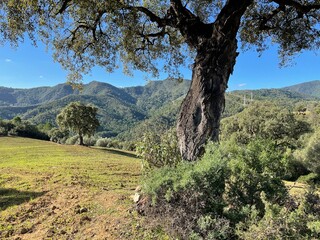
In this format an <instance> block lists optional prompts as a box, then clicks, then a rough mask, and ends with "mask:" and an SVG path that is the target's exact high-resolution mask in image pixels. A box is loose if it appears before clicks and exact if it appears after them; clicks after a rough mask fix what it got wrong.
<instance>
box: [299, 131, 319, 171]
mask: <svg viewBox="0 0 320 240" xmlns="http://www.w3.org/2000/svg"><path fill="white" fill-rule="evenodd" d="M296 156H297V158H298V159H300V160H301V161H302V162H303V163H304V164H305V166H306V167H307V168H308V170H310V171H311V172H313V173H316V174H320V130H318V131H316V132H315V133H314V134H313V135H312V137H311V138H310V139H309V141H308V143H307V145H306V147H305V148H304V149H303V150H301V151H297V153H296Z"/></svg>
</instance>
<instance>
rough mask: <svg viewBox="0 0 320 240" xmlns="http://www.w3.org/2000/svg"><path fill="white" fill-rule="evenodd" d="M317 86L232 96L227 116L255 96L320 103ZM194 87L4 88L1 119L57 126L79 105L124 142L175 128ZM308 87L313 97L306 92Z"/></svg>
mask: <svg viewBox="0 0 320 240" xmlns="http://www.w3.org/2000/svg"><path fill="white" fill-rule="evenodd" d="M318 85H319V87H320V81H314V82H307V83H304V84H299V85H295V86H292V87H287V88H283V89H260V90H241V91H232V92H228V93H227V94H226V108H225V111H224V113H223V117H227V116H231V115H234V114H236V113H238V112H240V111H242V110H243V108H244V105H245V104H244V102H246V104H248V103H250V102H251V96H252V100H253V101H266V100H267V101H277V103H279V104H283V105H286V106H291V107H292V106H294V105H295V104H296V103H297V102H299V101H308V100H317V98H316V97H315V95H316V94H315V92H316V89H317V87H316V86H318ZM189 86H190V81H188V80H184V81H182V82H178V81H176V80H170V79H167V80H164V81H150V82H148V83H147V84H146V85H145V86H137V87H127V88H117V87H114V86H112V85H110V84H107V83H102V82H96V81H94V82H91V83H89V84H85V85H84V86H83V89H82V91H81V92H80V91H79V90H74V89H72V87H71V86H69V85H67V84H59V85H57V86H54V87H39V88H32V89H13V88H4V87H0V118H2V119H12V118H13V117H15V116H17V115H19V116H20V117H21V118H22V119H28V120H29V121H31V122H33V123H35V124H39V123H45V122H51V123H53V124H55V117H56V115H57V114H58V113H59V111H60V110H61V108H63V107H64V106H66V105H67V104H68V103H70V102H73V101H80V102H83V103H85V104H89V103H91V104H94V105H95V106H97V107H98V109H99V111H98V117H99V121H100V123H101V127H100V128H99V129H98V131H99V135H100V136H103V137H115V136H118V135H119V134H120V133H121V134H120V135H119V137H121V138H122V139H132V138H133V136H137V135H139V133H142V132H143V131H144V130H143V129H144V128H145V126H155V128H157V125H159V124H164V125H167V126H168V127H170V126H174V124H175V121H176V118H177V114H178V112H179V107H180V104H181V102H182V100H183V97H184V96H185V95H186V93H187V91H188V88H189ZM308 89H309V92H313V95H312V94H307V90H308ZM294 90H297V91H294ZM319 92H320V88H319ZM245 99H246V100H245Z"/></svg>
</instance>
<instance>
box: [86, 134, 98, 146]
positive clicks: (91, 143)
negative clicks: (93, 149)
mask: <svg viewBox="0 0 320 240" xmlns="http://www.w3.org/2000/svg"><path fill="white" fill-rule="evenodd" d="M83 143H84V145H86V146H94V145H96V143H97V139H96V138H95V137H92V136H91V137H87V136H85V137H83Z"/></svg>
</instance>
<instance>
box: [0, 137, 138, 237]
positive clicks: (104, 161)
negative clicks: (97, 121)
mask: <svg viewBox="0 0 320 240" xmlns="http://www.w3.org/2000/svg"><path fill="white" fill-rule="evenodd" d="M140 170H141V165H140V161H139V159H137V158H136V157H135V155H134V154H133V153H131V152H125V151H120V150H114V149H101V148H99V149H97V148H88V147H82V146H67V145H58V144H55V143H52V142H46V141H39V140H34V139H26V138H17V137H0V238H1V239H7V238H8V239H9V238H16V237H21V238H22V239H36V238H37V239H47V238H49V239H50V238H54V239H105V238H107V239H118V238H119V236H120V235H121V231H122V230H120V229H121V227H124V226H126V225H127V224H129V225H130V221H132V219H131V218H132V216H130V214H129V213H128V209H129V208H130V207H131V206H132V202H131V201H130V195H132V194H134V189H135V188H136V186H137V185H138V184H139V181H140ZM79 209H82V210H81V211H80V210H79ZM134 221H136V217H135V220H134ZM119 234H120V235H119ZM127 235H129V236H132V237H133V235H132V233H127Z"/></svg>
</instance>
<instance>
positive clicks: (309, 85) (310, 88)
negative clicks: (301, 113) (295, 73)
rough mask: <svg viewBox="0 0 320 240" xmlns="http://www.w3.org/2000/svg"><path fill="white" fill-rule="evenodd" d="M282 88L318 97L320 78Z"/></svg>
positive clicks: (319, 95)
mask: <svg viewBox="0 0 320 240" xmlns="http://www.w3.org/2000/svg"><path fill="white" fill-rule="evenodd" d="M283 89H284V90H287V91H290V92H297V93H300V94H303V95H306V96H311V97H320V80H316V81H311V82H305V83H300V84H296V85H293V86H289V87H285V88H283Z"/></svg>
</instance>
